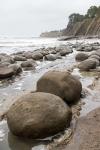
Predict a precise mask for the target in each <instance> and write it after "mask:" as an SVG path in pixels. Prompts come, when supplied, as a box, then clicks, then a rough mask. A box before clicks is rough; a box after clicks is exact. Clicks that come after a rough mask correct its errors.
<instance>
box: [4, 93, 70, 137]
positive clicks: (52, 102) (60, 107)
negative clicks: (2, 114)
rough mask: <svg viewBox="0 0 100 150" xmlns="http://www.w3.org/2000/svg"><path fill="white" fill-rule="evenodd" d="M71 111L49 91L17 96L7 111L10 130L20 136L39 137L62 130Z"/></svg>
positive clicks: (67, 121)
mask: <svg viewBox="0 0 100 150" xmlns="http://www.w3.org/2000/svg"><path fill="white" fill-rule="evenodd" d="M71 118H72V112H71V110H70V108H69V107H68V106H67V105H66V104H65V103H64V102H63V100H62V99H61V98H60V97H58V96H55V95H53V94H49V93H42V92H37V93H29V94H26V95H24V96H22V97H21V98H19V99H18V100H17V101H16V102H15V103H14V104H13V105H12V106H11V108H10V109H9V111H8V113H7V123H8V126H9V129H10V131H11V132H12V133H13V134H14V135H16V136H20V137H26V138H33V139H40V138H45V137H49V136H51V135H54V134H56V133H58V132H60V131H63V130H64V129H65V128H66V127H68V126H69V125H70V121H71Z"/></svg>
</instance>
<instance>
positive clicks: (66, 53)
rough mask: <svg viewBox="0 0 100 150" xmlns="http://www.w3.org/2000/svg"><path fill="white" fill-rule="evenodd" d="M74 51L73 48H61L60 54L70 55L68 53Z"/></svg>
mask: <svg viewBox="0 0 100 150" xmlns="http://www.w3.org/2000/svg"><path fill="white" fill-rule="evenodd" d="M72 52H73V50H72V49H64V50H61V51H60V55H61V56H66V55H68V54H70V53H72Z"/></svg>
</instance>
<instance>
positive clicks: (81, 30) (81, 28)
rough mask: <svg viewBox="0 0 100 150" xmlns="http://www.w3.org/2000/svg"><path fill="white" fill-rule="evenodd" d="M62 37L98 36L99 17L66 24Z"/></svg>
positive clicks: (99, 30) (99, 31)
mask: <svg viewBox="0 0 100 150" xmlns="http://www.w3.org/2000/svg"><path fill="white" fill-rule="evenodd" d="M62 35H63V36H94V35H98V36H100V17H98V18H93V19H85V20H83V21H81V22H76V23H74V24H68V26H67V28H66V29H65V30H63V33H62Z"/></svg>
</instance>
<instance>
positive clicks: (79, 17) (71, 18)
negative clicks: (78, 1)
mask: <svg viewBox="0 0 100 150" xmlns="http://www.w3.org/2000/svg"><path fill="white" fill-rule="evenodd" d="M83 19H84V15H80V14H77V13H73V14H71V15H70V16H69V24H73V23H76V22H80V21H83Z"/></svg>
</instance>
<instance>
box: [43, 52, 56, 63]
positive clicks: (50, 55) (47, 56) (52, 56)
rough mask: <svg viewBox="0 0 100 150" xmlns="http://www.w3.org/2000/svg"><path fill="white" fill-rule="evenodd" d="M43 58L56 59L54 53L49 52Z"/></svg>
mask: <svg viewBox="0 0 100 150" xmlns="http://www.w3.org/2000/svg"><path fill="white" fill-rule="evenodd" d="M45 59H46V60H48V61H54V60H56V56H55V55H54V54H49V55H46V56H45Z"/></svg>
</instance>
